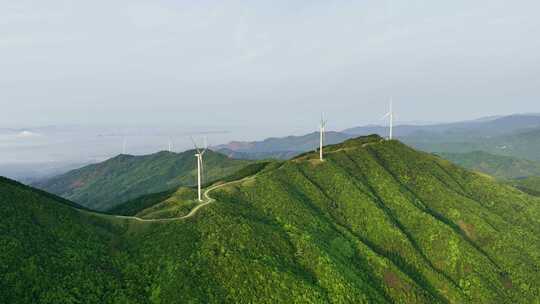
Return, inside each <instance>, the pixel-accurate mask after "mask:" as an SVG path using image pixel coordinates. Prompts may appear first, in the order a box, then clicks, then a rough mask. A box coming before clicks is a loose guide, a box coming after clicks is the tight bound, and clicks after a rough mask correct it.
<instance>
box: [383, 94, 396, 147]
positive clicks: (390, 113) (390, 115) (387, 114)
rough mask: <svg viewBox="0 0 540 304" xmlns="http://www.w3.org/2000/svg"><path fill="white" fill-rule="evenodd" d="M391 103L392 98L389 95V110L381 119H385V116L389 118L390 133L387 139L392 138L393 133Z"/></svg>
mask: <svg viewBox="0 0 540 304" xmlns="http://www.w3.org/2000/svg"><path fill="white" fill-rule="evenodd" d="M393 103H394V100H393V99H392V97H390V111H389V112H388V113H386V114H385V115H384V116H383V119H385V118H386V117H388V118H389V119H390V134H389V136H388V139H389V140H392V137H393V133H394V110H393Z"/></svg>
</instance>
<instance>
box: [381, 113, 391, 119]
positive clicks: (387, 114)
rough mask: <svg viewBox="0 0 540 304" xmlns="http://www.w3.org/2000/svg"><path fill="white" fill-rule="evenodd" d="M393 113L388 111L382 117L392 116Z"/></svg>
mask: <svg viewBox="0 0 540 304" xmlns="http://www.w3.org/2000/svg"><path fill="white" fill-rule="evenodd" d="M391 114H392V112H388V113H386V114H384V116H383V117H381V119H385V118H386V117H388V116H390V115H391Z"/></svg>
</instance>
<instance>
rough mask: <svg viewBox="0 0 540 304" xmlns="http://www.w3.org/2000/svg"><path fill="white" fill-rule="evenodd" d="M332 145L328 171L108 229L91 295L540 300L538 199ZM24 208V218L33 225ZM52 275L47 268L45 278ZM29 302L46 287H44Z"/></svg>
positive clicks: (305, 167)
mask: <svg viewBox="0 0 540 304" xmlns="http://www.w3.org/2000/svg"><path fill="white" fill-rule="evenodd" d="M326 150H327V151H328V152H329V153H328V154H327V159H326V161H325V162H324V163H320V162H319V161H318V160H316V158H317V155H315V154H314V153H308V154H304V155H302V156H299V157H298V158H296V159H294V160H292V161H287V162H275V163H271V164H270V165H267V166H265V167H263V168H260V170H253V172H257V177H256V178H255V179H251V180H245V181H244V182H242V183H241V184H240V183H239V184H234V185H230V186H227V187H224V188H220V189H218V190H215V192H213V193H212V194H211V195H212V196H213V197H214V198H216V199H218V201H217V202H215V203H213V204H211V205H209V206H207V207H205V208H204V209H202V210H201V211H200V212H198V213H197V215H196V216H194V217H193V218H191V219H189V220H186V221H176V222H169V223H164V224H148V223H137V222H130V223H129V225H128V227H127V228H128V229H127V232H125V233H122V231H115V232H114V233H116V235H117V239H116V238H113V240H114V241H113V242H111V239H110V237H108V235H109V234H108V233H112V232H109V231H114V229H112V228H111V229H107V230H105V232H104V235H103V236H100V237H101V238H102V239H100V238H96V242H97V244H98V245H99V244H100V242H103V243H104V244H111V243H114V244H116V245H115V246H109V247H107V248H109V249H110V252H109V255H107V254H105V255H103V256H102V257H101V253H102V252H100V251H99V250H94V251H91V252H95V253H97V255H96V256H100V257H101V258H102V259H103V263H111V264H112V265H111V268H110V269H114V271H111V272H112V273H114V275H115V278H114V279H110V280H109V278H108V277H100V276H98V275H96V276H94V275H93V273H92V272H88V278H87V279H88V280H92V279H93V278H95V279H96V280H107V284H110V285H112V286H113V287H114V288H115V292H114V293H107V292H104V293H101V290H100V289H98V288H92V289H91V290H94V291H95V294H93V296H94V297H97V295H98V294H99V297H101V299H102V302H120V303H122V302H131V303H160V302H161V303H223V302H225V303H238V302H241V303H294V302H311V303H328V302H331V303H391V302H403V303H437V302H440V303H445V302H450V303H467V302H474V303H535V302H534V301H535V300H536V301H537V299H538V298H539V297H540V290H539V288H540V287H539V284H538V282H539V281H540V272H539V270H540V269H539V267H540V240H539V237H537V235H540V222H539V220H538V219H539V218H540V206H539V204H540V200H539V199H537V198H534V197H531V196H528V195H526V194H524V193H522V192H519V191H517V190H515V189H513V188H511V187H507V186H504V185H501V184H499V183H496V182H495V181H493V180H492V179H490V178H489V177H485V176H482V175H478V174H473V173H470V172H468V171H465V170H463V169H460V168H458V167H456V166H454V165H453V164H451V163H450V162H448V161H444V160H442V159H440V158H438V157H435V156H432V155H429V154H425V153H418V152H416V151H414V150H412V149H410V148H408V147H406V146H404V145H402V144H400V143H398V142H395V141H390V142H381V141H380V138H378V137H370V138H363V139H357V140H352V141H348V142H346V143H345V144H343V145H337V146H333V147H328V148H327V149H326ZM243 175H245V174H239V176H243ZM44 209H45V210H50V208H44ZM25 210H26V209H23V210H22V211H20V212H21V216H20V219H19V221H23V220H27V219H26V218H31V217H28V214H26V216H23V215H24V214H25V212H27V211H25ZM13 212H16V211H15V210H11V211H9V212H7V213H6V215H10V214H11V213H13ZM92 227H93V226H92ZM29 229H31V228H25V230H23V229H20V230H21V231H26V230H29ZM92 229H94V228H92ZM76 230H77V231H78V230H85V231H86V233H88V231H87V230H90V227H87V226H84V227H83V228H76ZM17 231H19V229H17ZM30 231H32V230H30ZM83 232H84V231H83ZM12 233H19V232H11V231H10V230H8V236H10V235H11V234H12ZM20 233H23V234H24V232H20ZM81 233H82V232H81ZM39 236H40V235H39V234H38V237H39ZM27 237H28V236H26V235H21V236H19V239H24V238H27ZM83 237H84V238H85V240H87V241H89V240H91V239H92V238H89V237H86V236H84V235H83ZM3 238H5V236H3ZM53 239H54V238H53ZM2 240H3V239H2ZM96 242H92V243H91V244H92V246H88V247H90V248H93V246H97V245H94V244H95V243H96ZM102 246H105V245H102ZM74 252H79V250H74ZM62 254H64V255H65V256H67V257H70V255H69V252H68V253H62ZM51 255H53V254H52V253H51ZM53 256H54V255H53ZM12 260H16V258H12ZM76 260H77V261H80V262H81V263H84V262H87V263H89V264H91V265H94V264H97V265H99V261H85V260H84V259H76ZM43 263H48V260H44V261H43ZM2 264H5V263H2ZM57 267H60V266H57ZM83 269H85V268H83ZM96 269H101V268H99V267H97V268H96ZM106 269H109V268H106ZM96 271H97V270H96ZM97 272H99V275H103V276H105V275H106V274H107V273H108V272H107V271H103V272H101V271H97ZM53 273H54V272H52V270H51V269H46V271H45V272H44V273H43V274H42V277H43V276H46V275H47V274H48V275H49V276H52V274H53ZM13 280H15V281H18V279H17V276H16V275H14V276H13ZM86 284H87V285H89V286H94V285H93V284H95V285H97V286H100V285H99V284H100V282H92V283H86ZM75 288H76V287H73V286H72V285H70V284H69V282H67V281H66V280H60V282H59V284H58V286H56V290H61V291H62V292H64V293H69V294H71V293H72V292H73V290H74V289H75ZM103 288H105V287H103ZM2 291H3V292H4V293H5V295H6V296H8V297H14V294H15V295H17V294H16V293H15V291H13V290H12V289H10V288H6V287H5V286H4V287H3V288H2ZM84 291H85V292H87V293H91V291H88V290H86V289H84ZM35 293H36V294H43V293H47V290H46V289H43V288H41V287H40V286H39V285H37V287H36V288H35ZM73 297H74V298H77V299H83V298H81V296H80V295H75V296H73Z"/></svg>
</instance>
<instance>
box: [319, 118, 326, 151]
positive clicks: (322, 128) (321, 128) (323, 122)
mask: <svg viewBox="0 0 540 304" xmlns="http://www.w3.org/2000/svg"><path fill="white" fill-rule="evenodd" d="M326 122H327V121H326V120H324V114H322V115H321V124H320V125H319V158H320V159H321V161H323V146H324V138H325V129H326Z"/></svg>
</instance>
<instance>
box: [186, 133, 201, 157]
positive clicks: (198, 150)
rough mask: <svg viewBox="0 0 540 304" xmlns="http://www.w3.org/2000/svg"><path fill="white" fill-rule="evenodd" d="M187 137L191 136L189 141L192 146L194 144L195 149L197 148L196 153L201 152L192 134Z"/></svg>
mask: <svg viewBox="0 0 540 304" xmlns="http://www.w3.org/2000/svg"><path fill="white" fill-rule="evenodd" d="M189 138H191V142H192V143H193V146H195V150H197V153H199V154H200V153H201V150H200V149H199V147H198V146H197V143H196V142H195V140H194V139H193V136H190V137H189Z"/></svg>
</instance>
